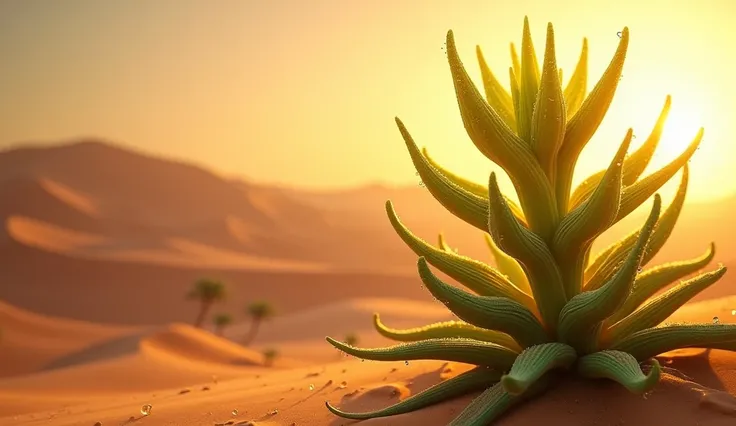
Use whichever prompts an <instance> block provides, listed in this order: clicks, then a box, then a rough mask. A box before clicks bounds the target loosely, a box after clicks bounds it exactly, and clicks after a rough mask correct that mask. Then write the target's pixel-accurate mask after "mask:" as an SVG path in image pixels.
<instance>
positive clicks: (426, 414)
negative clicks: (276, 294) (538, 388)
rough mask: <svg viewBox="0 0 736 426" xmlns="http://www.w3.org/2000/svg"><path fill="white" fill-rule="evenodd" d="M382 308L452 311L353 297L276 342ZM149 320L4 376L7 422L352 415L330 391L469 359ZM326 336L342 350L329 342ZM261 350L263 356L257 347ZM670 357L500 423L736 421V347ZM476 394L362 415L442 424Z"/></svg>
mask: <svg viewBox="0 0 736 426" xmlns="http://www.w3.org/2000/svg"><path fill="white" fill-rule="evenodd" d="M734 304H736V297H734V298H730V299H721V300H718V301H709V302H702V303H699V304H692V305H689V306H687V307H686V308H684V309H683V310H682V311H681V312H679V313H678V315H679V316H676V317H677V318H675V317H673V320H678V321H700V320H702V319H703V318H705V319H707V318H708V317H710V316H713V315H720V316H721V317H722V318H723V320H722V321H723V322H733V321H732V319H736V317H732V316H731V315H730V311H731V306H733V305H734ZM373 308H376V309H378V310H381V311H382V312H383V313H384V314H386V315H390V316H393V321H397V322H401V321H404V322H406V323H413V322H416V321H419V322H423V321H428V320H435V319H442V315H441V312H440V309H439V308H438V307H437V306H435V304H431V303H424V304H422V303H411V302H408V303H407V302H406V301H401V300H395V299H394V300H390V299H389V300H377V299H373V300H369V299H363V300H352V301H349V302H343V303H339V304H333V305H331V306H326V307H324V308H321V309H313V310H311V311H310V312H305V313H301V314H294V315H291V316H288V317H285V318H282V321H281V324H274V325H273V327H272V328H271V329H270V330H269V332H268V335H269V339H270V341H269V343H272V344H278V343H279V342H288V341H291V340H293V339H294V337H295V336H294V335H290V334H289V332H290V331H292V330H291V328H290V325H294V324H297V323H299V322H306V323H307V324H308V325H309V327H310V330H311V329H312V328H317V327H322V326H324V327H330V326H331V325H330V324H326V323H323V321H324V320H326V319H329V318H332V319H333V323H339V322H345V323H346V324H345V325H344V326H342V327H348V326H351V327H357V326H359V324H358V318H360V317H363V316H365V315H366V314H367V313H368V312H370V311H371V310H372V309H373ZM402 308H403V309H402ZM23 315H31V314H27V313H22V312H20V311H17V310H15V311H12V315H7V317H13V318H16V317H19V316H20V317H22V316H23ZM31 317H33V315H31ZM338 319H339V321H336V320H338ZM320 324H321V325H320ZM65 327H77V328H80V329H81V328H83V327H84V325H82V324H80V323H74V324H70V323H67V324H66V325H65ZM331 327H332V330H333V331H340V330H342V329H341V328H340V327H341V326H334V325H332V326H331ZM138 331H139V333H138V339H139V342H140V343H141V344H140V345H139V348H138V349H137V350H136V351H135V352H132V353H125V354H121V355H120V356H118V357H116V358H108V359H103V360H97V361H89V362H87V363H80V364H75V365H73V366H69V367H66V368H58V369H55V370H52V371H45V372H40V373H35V374H30V375H27V376H25V377H16V378H10V379H7V378H6V379H3V380H0V424H14V425H15V424H18V425H41V424H43V425H52V426H72V425H74V426H76V425H80V426H83V425H92V424H95V422H101V424H102V425H108V424H128V423H129V422H130V419H131V418H133V420H134V421H139V420H140V421H145V423H146V424H156V425H158V424H161V425H165V424H176V425H182V426H189V425H191V426H195V425H202V424H216V423H226V422H227V421H232V423H230V424H246V422H247V421H254V422H255V424H256V425H272V426H275V425H291V424H294V423H295V424H297V425H304V426H323V425H331V426H337V425H342V424H350V422H348V421H345V420H342V419H338V418H336V417H334V416H333V415H331V414H330V413H329V412H328V411H327V410H326V409H325V408H324V401H330V402H331V403H333V404H335V405H337V406H340V407H342V408H344V409H347V410H354V411H367V410H372V409H378V408H381V407H384V406H387V405H389V404H391V403H394V402H397V401H398V400H400V399H404V398H406V397H408V396H410V395H412V394H415V393H417V392H420V391H421V390H423V389H426V388H427V387H429V386H431V385H433V384H436V383H439V382H441V381H442V380H446V379H447V378H450V377H453V376H455V375H457V374H459V373H461V372H463V371H465V370H467V369H468V368H469V366H466V365H462V364H457V363H443V362H429V361H427V362H425V361H422V362H411V363H409V364H408V365H406V364H405V363H403V362H394V363H381V362H366V363H361V362H359V361H357V360H353V359H347V360H346V359H344V358H339V357H337V358H333V359H332V360H330V361H328V362H327V363H325V364H323V365H314V366H307V367H301V368H287V369H279V368H276V369H265V368H262V367H252V366H249V367H243V366H237V364H238V363H237V362H235V363H233V360H234V359H238V358H240V357H244V359H248V357H249V356H251V355H252V354H253V352H252V351H250V350H248V349H245V348H242V347H239V346H237V345H234V344H232V343H229V342H226V341H223V340H221V339H219V338H217V337H215V336H212V335H210V334H208V333H207V332H204V331H201V330H195V329H192V328H191V327H189V326H186V325H172V326H168V327H164V328H160V329H158V330H156V331H153V330H138ZM141 331H142V332H141ZM282 333H283V335H282ZM318 340H319V341H321V340H322V339H321V337H318V336H317V335H316V333H315V334H314V339H312V335H308V336H307V337H305V339H304V341H313V342H314V343H316V342H317V341H318ZM322 342H323V341H322ZM322 347H323V348H324V349H323V350H324V351H325V352H332V350H331V349H330V347H329V346H328V345H326V344H325V343H322ZM249 354H250V355H249ZM252 361H253V362H254V363H257V360H256V359H253V360H252ZM662 362H664V363H665V364H666V365H667V367H668V370H667V373H666V374H665V377H664V380H663V381H662V383H660V384H659V385H658V386H657V388H655V390H654V391H653V392H651V393H650V394H648V395H647V397H646V398H641V397H636V396H634V395H631V394H630V393H628V392H627V391H625V390H624V389H622V388H621V387H620V386H617V385H615V384H613V383H608V382H605V381H598V382H591V381H586V382H583V381H579V380H574V379H573V380H565V381H563V382H562V383H561V384H560V385H559V386H558V387H557V388H556V389H555V391H554V392H548V393H547V394H545V395H543V396H541V397H540V398H538V399H537V400H535V401H532V402H530V403H528V404H527V405H525V406H524V407H523V408H521V409H517V410H514V411H512V412H510V413H509V414H508V415H507V416H505V417H504V418H503V419H502V420H501V421H500V422H498V424H499V425H502V426H503V425H509V426H511V425H513V426H526V425H534V424H538V423H539V422H542V421H543V422H544V423H545V424H550V425H561V426H562V425H568V424H606V423H605V422H608V421H610V420H611V418H612V417H611V414H610V413H616V414H615V416H614V417H615V421H617V422H618V424H630V425H648V424H670V425H675V426H681V425H682V426H685V425H691V424H693V423H692V422H693V421H694V420H693V419H695V418H697V421H698V422H700V423H699V424H702V425H716V426H720V425H723V426H726V425H730V424H731V422H732V421H733V417H732V415H733V413H734V412H736V399H735V398H734V397H733V396H731V395H729V393H728V392H730V393H734V392H736V381H735V380H734V376H733V374H732V372H731V368H730V367H729V366H733V364H734V362H736V355H734V354H731V353H727V352H722V351H702V350H701V351H698V350H691V351H690V352H688V353H683V352H673V353H670V354H666V355H665V356H663V357H662ZM291 367H294V365H293V364H292V365H291ZM213 375H216V376H217V380H215V379H213V377H212V376H213ZM472 397H473V395H467V396H465V397H461V398H457V399H455V400H451V401H448V402H445V403H442V404H438V405H435V406H432V407H429V408H426V409H423V410H420V411H418V412H416V413H412V414H411V415H402V416H396V417H393V418H387V419H376V420H369V421H365V422H362V423H361V424H367V425H397V426H398V425H423V426H441V425H445V424H447V423H448V422H449V421H450V419H452V418H453V417H454V416H455V415H457V413H458V411H459V410H461V409H462V408H463V407H464V406H465V405H466V404H467V403H468V402H469V401H470V400H471V399H472ZM146 404H150V405H151V409H150V415H149V416H147V417H145V418H144V419H143V420H142V419H141V418H142V417H143V416H142V415H141V414H140V408H141V406H143V405H146ZM3 416H4V417H3Z"/></svg>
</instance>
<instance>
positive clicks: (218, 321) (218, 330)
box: [212, 313, 233, 336]
mask: <svg viewBox="0 0 736 426" xmlns="http://www.w3.org/2000/svg"><path fill="white" fill-rule="evenodd" d="M212 323H214V324H215V334H216V335H218V336H222V332H223V331H224V330H225V327H227V326H228V325H230V324H232V323H233V316H232V315H230V314H226V313H222V314H217V315H215V316H214V317H213V318H212Z"/></svg>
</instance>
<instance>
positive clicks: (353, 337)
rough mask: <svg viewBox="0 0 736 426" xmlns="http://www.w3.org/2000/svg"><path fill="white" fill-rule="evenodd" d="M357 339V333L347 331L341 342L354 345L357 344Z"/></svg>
mask: <svg viewBox="0 0 736 426" xmlns="http://www.w3.org/2000/svg"><path fill="white" fill-rule="evenodd" d="M358 340H359V339H358V335H357V334H355V333H348V334H347V335H346V336H345V340H343V342H345V344H346V345H350V346H355V345H357V344H358Z"/></svg>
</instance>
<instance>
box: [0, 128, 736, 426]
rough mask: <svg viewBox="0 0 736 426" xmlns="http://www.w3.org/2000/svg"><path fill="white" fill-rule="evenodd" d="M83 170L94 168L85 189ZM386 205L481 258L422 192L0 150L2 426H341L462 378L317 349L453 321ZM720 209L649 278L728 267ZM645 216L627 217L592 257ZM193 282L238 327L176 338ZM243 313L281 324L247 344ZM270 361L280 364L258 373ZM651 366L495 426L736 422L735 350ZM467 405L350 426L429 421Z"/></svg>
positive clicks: (418, 228) (90, 149)
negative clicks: (260, 311)
mask: <svg viewBox="0 0 736 426" xmlns="http://www.w3.org/2000/svg"><path fill="white" fill-rule="evenodd" d="M88 164H96V165H97V166H98V167H99V169H98V170H105V174H104V175H100V176H97V175H95V176H92V175H91V173H92V172H91V171H90V168H89V167H86V166H85V165H88ZM130 170H136V173H135V174H131V173H130ZM181 188H186V189H187V190H186V191H182V190H181ZM386 199H394V200H395V202H396V203H395V204H396V208H397V212H398V214H399V215H400V216H401V218H402V220H403V221H404V222H405V223H406V224H407V226H409V227H410V228H412V230H413V231H414V232H415V233H416V234H418V235H419V236H421V237H423V238H425V239H427V240H429V241H436V238H437V232H439V231H442V232H444V234H445V236H446V237H447V239H448V242H449V243H450V244H451V245H452V246H457V247H458V248H459V251H460V253H462V254H467V255H470V256H472V257H475V258H478V259H483V260H489V259H490V255H489V253H488V251H487V249H486V247H485V246H484V242H483V238H482V236H481V235H478V233H477V232H476V231H473V230H472V229H468V228H469V227H467V226H465V225H464V224H463V223H461V222H460V221H459V220H457V219H454V218H452V217H451V216H449V215H448V214H447V213H446V212H444V210H442V208H441V207H439V206H438V205H437V204H436V203H435V202H434V201H433V200H432V198H431V196H429V194H427V192H426V190H424V189H422V188H419V187H416V188H386V187H381V186H372V187H368V188H362V189H355V190H348V191H343V192H333V193H314V192H309V191H303V190H296V189H293V188H290V189H287V188H277V187H272V186H264V185H255V184H252V183H248V182H240V181H232V180H228V179H226V178H224V177H220V176H217V175H214V174H212V173H210V172H208V171H206V170H203V169H200V168H198V167H195V166H192V165H188V164H182V163H176V162H172V161H169V160H163V159H158V158H154V157H150V156H145V155H142V154H139V153H135V152H131V151H127V150H125V149H122V148H120V147H116V146H112V145H109V144H105V143H100V142H98V141H84V142H80V143H74V144H68V145H61V146H56V147H53V148H21V149H16V150H11V151H6V152H2V153H0V218H2V220H3V227H2V229H0V271H2V281H1V282H0V301H1V302H0V329H2V338H1V339H0V425H52V426H54V425H59V426H62V425H63V426H71V425H80V426H92V425H95V424H100V425H104V426H107V425H127V424H131V425H132V424H136V425H137V424H140V425H180V426H188V425H197V426H200V425H216V424H228V425H231V424H232V425H236V424H241V425H245V424H250V423H247V422H253V424H256V425H292V424H294V425H313V426H322V425H329V426H337V425H347V424H353V423H355V422H354V421H349V420H344V419H339V418H336V417H335V416H333V415H332V414H330V413H329V412H328V411H327V409H326V408H325V407H324V403H325V401H329V402H331V403H332V404H334V405H337V406H339V407H341V408H344V409H346V410H354V411H364V410H372V409H376V408H381V407H385V406H387V405H389V404H391V403H393V402H396V401H398V400H400V399H403V398H406V397H407V396H409V395H412V394H415V393H417V392H419V391H421V390H423V389H425V388H427V387H429V386H431V385H433V384H436V383H439V382H440V381H442V380H444V379H447V378H449V377H452V376H454V375H457V374H459V373H461V372H462V371H464V370H466V369H468V368H469V366H467V365H462V364H457V363H443V362H429V361H427V362H411V363H409V364H408V365H407V364H405V363H403V362H398V363H379V362H369V361H366V362H361V361H360V360H356V359H353V358H347V357H344V356H342V355H341V354H340V353H339V352H337V351H336V350H335V349H334V348H332V347H331V346H330V345H329V344H327V343H326V342H325V341H324V337H325V336H326V335H330V336H333V337H336V338H342V337H344V336H346V335H347V334H349V333H354V334H356V335H357V337H358V338H359V343H358V346H377V345H387V344H389V341H388V340H386V339H384V338H383V337H381V336H379V335H378V334H377V333H376V332H375V331H374V330H373V328H372V314H373V312H379V313H380V314H381V318H382V320H383V321H384V322H385V323H386V324H387V325H390V326H392V327H397V328H404V327H412V326H418V325H423V324H427V323H429V322H436V321H442V320H447V319H452V315H451V314H450V313H449V312H448V311H447V310H446V309H445V307H444V306H443V305H442V304H440V303H438V302H436V301H434V300H433V299H432V297H431V296H430V295H429V294H428V293H427V292H426V290H424V289H423V288H422V286H421V285H420V281H419V279H418V278H417V276H416V271H415V266H414V265H415V256H414V255H413V254H412V253H411V252H410V251H409V250H408V249H407V248H406V247H404V246H403V244H402V243H401V241H400V240H399V238H398V237H397V236H395V235H394V233H393V231H392V229H391V227H390V225H389V223H388V220H387V219H386V217H385V212H384V210H383V202H384V201H385V200H386ZM667 202H668V200H665V203H667ZM734 214H736V197H733V198H729V199H725V200H720V201H714V202H712V203H707V204H695V203H693V204H686V206H685V209H684V210H683V213H682V216H681V219H680V223H679V225H678V227H677V228H676V230H675V232H674V234H673V236H672V237H671V240H670V242H669V244H668V246H666V248H665V250H663V251H662V252H661V253H660V254H659V255H658V256H657V258H655V260H654V261H653V262H652V264H656V263H660V262H663V261H669V260H680V259H687V258H693V257H696V256H699V255H700V254H702V253H703V252H704V251H705V250H706V248H707V247H708V244H709V243H710V242H711V241H716V244H717V253H716V261H715V262H723V263H724V264H726V265H727V266H734V267H736V245H735V244H736V243H734V241H736V239H735V238H733V236H735V235H736V229H735V228H734V227H733V225H732V224H730V223H729V222H728V221H725V220H724V218H730V217H733V215H734ZM641 221H642V216H641V214H639V213H636V214H633V215H632V216H631V217H630V218H627V219H626V220H625V221H623V222H622V224H620V225H618V226H616V227H615V228H614V229H612V230H611V231H610V232H608V233H607V234H606V235H604V236H603V238H602V241H601V243H600V244H599V245H598V247H602V246H605V245H606V244H607V243H608V242H611V241H613V240H614V239H616V238H618V237H620V236H622V235H623V234H624V233H625V232H626V231H627V230H629V229H631V228H633V227H634V226H636V224H638V223H641ZM437 224H443V226H444V227H443V228H438V227H437ZM719 227H720V228H719ZM326 230H329V231H330V232H326ZM203 276H206V277H214V278H217V279H221V280H223V281H224V282H226V283H227V285H228V297H227V299H226V300H225V301H224V302H223V303H220V304H217V305H216V306H215V308H214V310H213V313H217V312H230V313H232V314H233V316H234V319H235V322H234V323H233V324H232V325H231V326H230V327H229V328H227V329H226V330H225V333H224V336H223V337H218V336H216V335H214V334H213V333H212V327H211V326H210V325H209V324H207V325H206V326H205V327H204V329H197V328H194V327H193V326H191V325H190V324H191V322H192V320H193V319H194V316H195V315H196V309H197V305H196V304H194V303H192V302H191V301H188V300H186V299H185V297H184V295H185V294H186V292H187V291H188V290H189V289H190V287H191V285H192V283H193V282H194V281H195V280H196V279H198V278H200V277H203ZM735 290H736V281H735V279H734V275H733V272H730V273H729V274H727V275H726V276H725V277H724V279H723V280H722V281H721V282H719V283H718V284H717V285H715V286H713V287H711V288H709V289H708V290H707V291H705V292H704V293H703V294H701V295H700V296H699V298H698V299H697V300H699V301H700V302H696V303H691V304H689V305H686V306H685V307H684V308H683V309H681V310H680V311H679V312H678V313H677V314H675V315H674V316H673V318H671V319H670V320H671V321H693V322H695V321H697V322H710V321H712V320H713V318H714V317H718V318H719V320H720V321H721V322H736V316H734V315H732V310H733V309H736V297H734V296H731V295H732V294H734V291H735ZM253 300H268V301H269V302H271V303H272V304H273V305H274V306H275V307H276V309H277V315H276V317H275V318H273V319H272V320H271V321H267V322H265V323H263V325H262V327H261V329H260V333H259V334H258V335H257V337H256V339H255V340H254V341H253V342H252V344H251V345H249V346H248V347H245V346H242V345H240V342H242V340H243V338H244V336H245V335H246V334H247V333H248V330H249V327H250V324H249V323H248V322H246V321H245V314H244V312H243V310H244V306H245V304H246V303H247V302H248V301H253ZM269 348H275V349H277V350H278V351H279V354H280V355H279V356H278V357H277V358H276V359H275V361H274V362H273V364H272V365H267V363H266V362H265V359H264V357H263V355H262V352H263V351H264V350H266V349H269ZM661 360H662V362H663V365H665V366H666V367H667V374H666V375H665V380H663V382H662V383H660V384H659V385H658V387H657V388H655V390H654V391H653V392H651V393H649V394H647V395H646V396H645V397H637V396H634V395H631V394H629V393H628V392H626V391H625V390H624V389H622V388H620V387H619V386H617V385H615V384H611V383H607V382H579V381H575V380H572V379H571V380H568V381H566V382H564V383H562V384H561V385H560V386H559V387H558V388H556V390H555V391H553V392H549V393H547V394H545V395H543V396H542V397H540V398H538V399H537V400H535V401H533V402H530V403H528V404H527V405H526V406H525V407H524V408H523V409H520V410H515V411H513V412H511V413H510V414H509V415H507V416H505V417H504V418H503V419H502V420H501V421H500V422H499V423H498V424H500V425H510V426H527V425H536V424H538V423H540V422H544V423H545V424H548V425H566V426H567V425H571V424H581V425H608V424H616V425H657V424H671V425H675V426H679V425H683V426H684V425H688V426H689V425H695V424H699V425H703V426H705V425H716V426H717V425H731V424H733V423H734V422H736V400H735V399H734V397H733V396H732V395H734V394H736V372H734V369H735V368H736V354H732V353H728V352H724V351H716V350H714V351H703V350H688V351H679V352H675V353H670V354H667V355H665V356H663V357H661ZM472 397H473V395H468V396H466V397H463V398H459V399H457V400H453V401H448V402H446V403H443V404H439V405H437V406H433V407H430V408H427V409H424V410H421V411H419V412H416V413H413V414H411V415H403V416H397V417H393V418H386V419H374V420H369V421H364V422H362V423H360V424H365V425H408V426H412V425H422V426H424V425H426V426H434V425H437V426H441V425H445V424H447V422H448V421H449V420H450V419H452V418H453V417H454V416H455V415H457V414H458V413H459V411H460V410H461V409H462V408H463V407H464V406H465V405H466V404H467V403H468V401H469V400H470V399H472ZM147 405H150V406H151V408H150V410H148V411H147V415H144V414H142V412H141V408H142V407H144V406H147ZM144 411H145V410H144Z"/></svg>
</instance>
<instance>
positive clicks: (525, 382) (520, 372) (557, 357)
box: [501, 342, 578, 395]
mask: <svg viewBox="0 0 736 426" xmlns="http://www.w3.org/2000/svg"><path fill="white" fill-rule="evenodd" d="M577 357H578V355H577V353H576V352H575V349H574V348H572V347H571V346H568V345H566V344H564V343H557V342H553V343H544V344H541V345H535V346H531V347H529V348H527V349H525V350H524V352H522V353H521V354H520V355H519V357H518V358H516V361H514V365H512V366H511V370H510V371H509V372H508V373H507V374H504V375H503V377H501V386H503V389H504V390H505V391H506V392H507V393H509V394H511V395H520V394H522V393H524V392H526V390H527V389H529V387H530V386H531V385H532V384H534V383H535V382H536V381H537V380H539V379H540V378H541V377H542V376H544V375H545V374H546V373H547V372H548V371H550V370H552V369H555V368H569V367H570V366H571V365H572V364H573V363H574V362H575V360H576V359H577Z"/></svg>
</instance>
